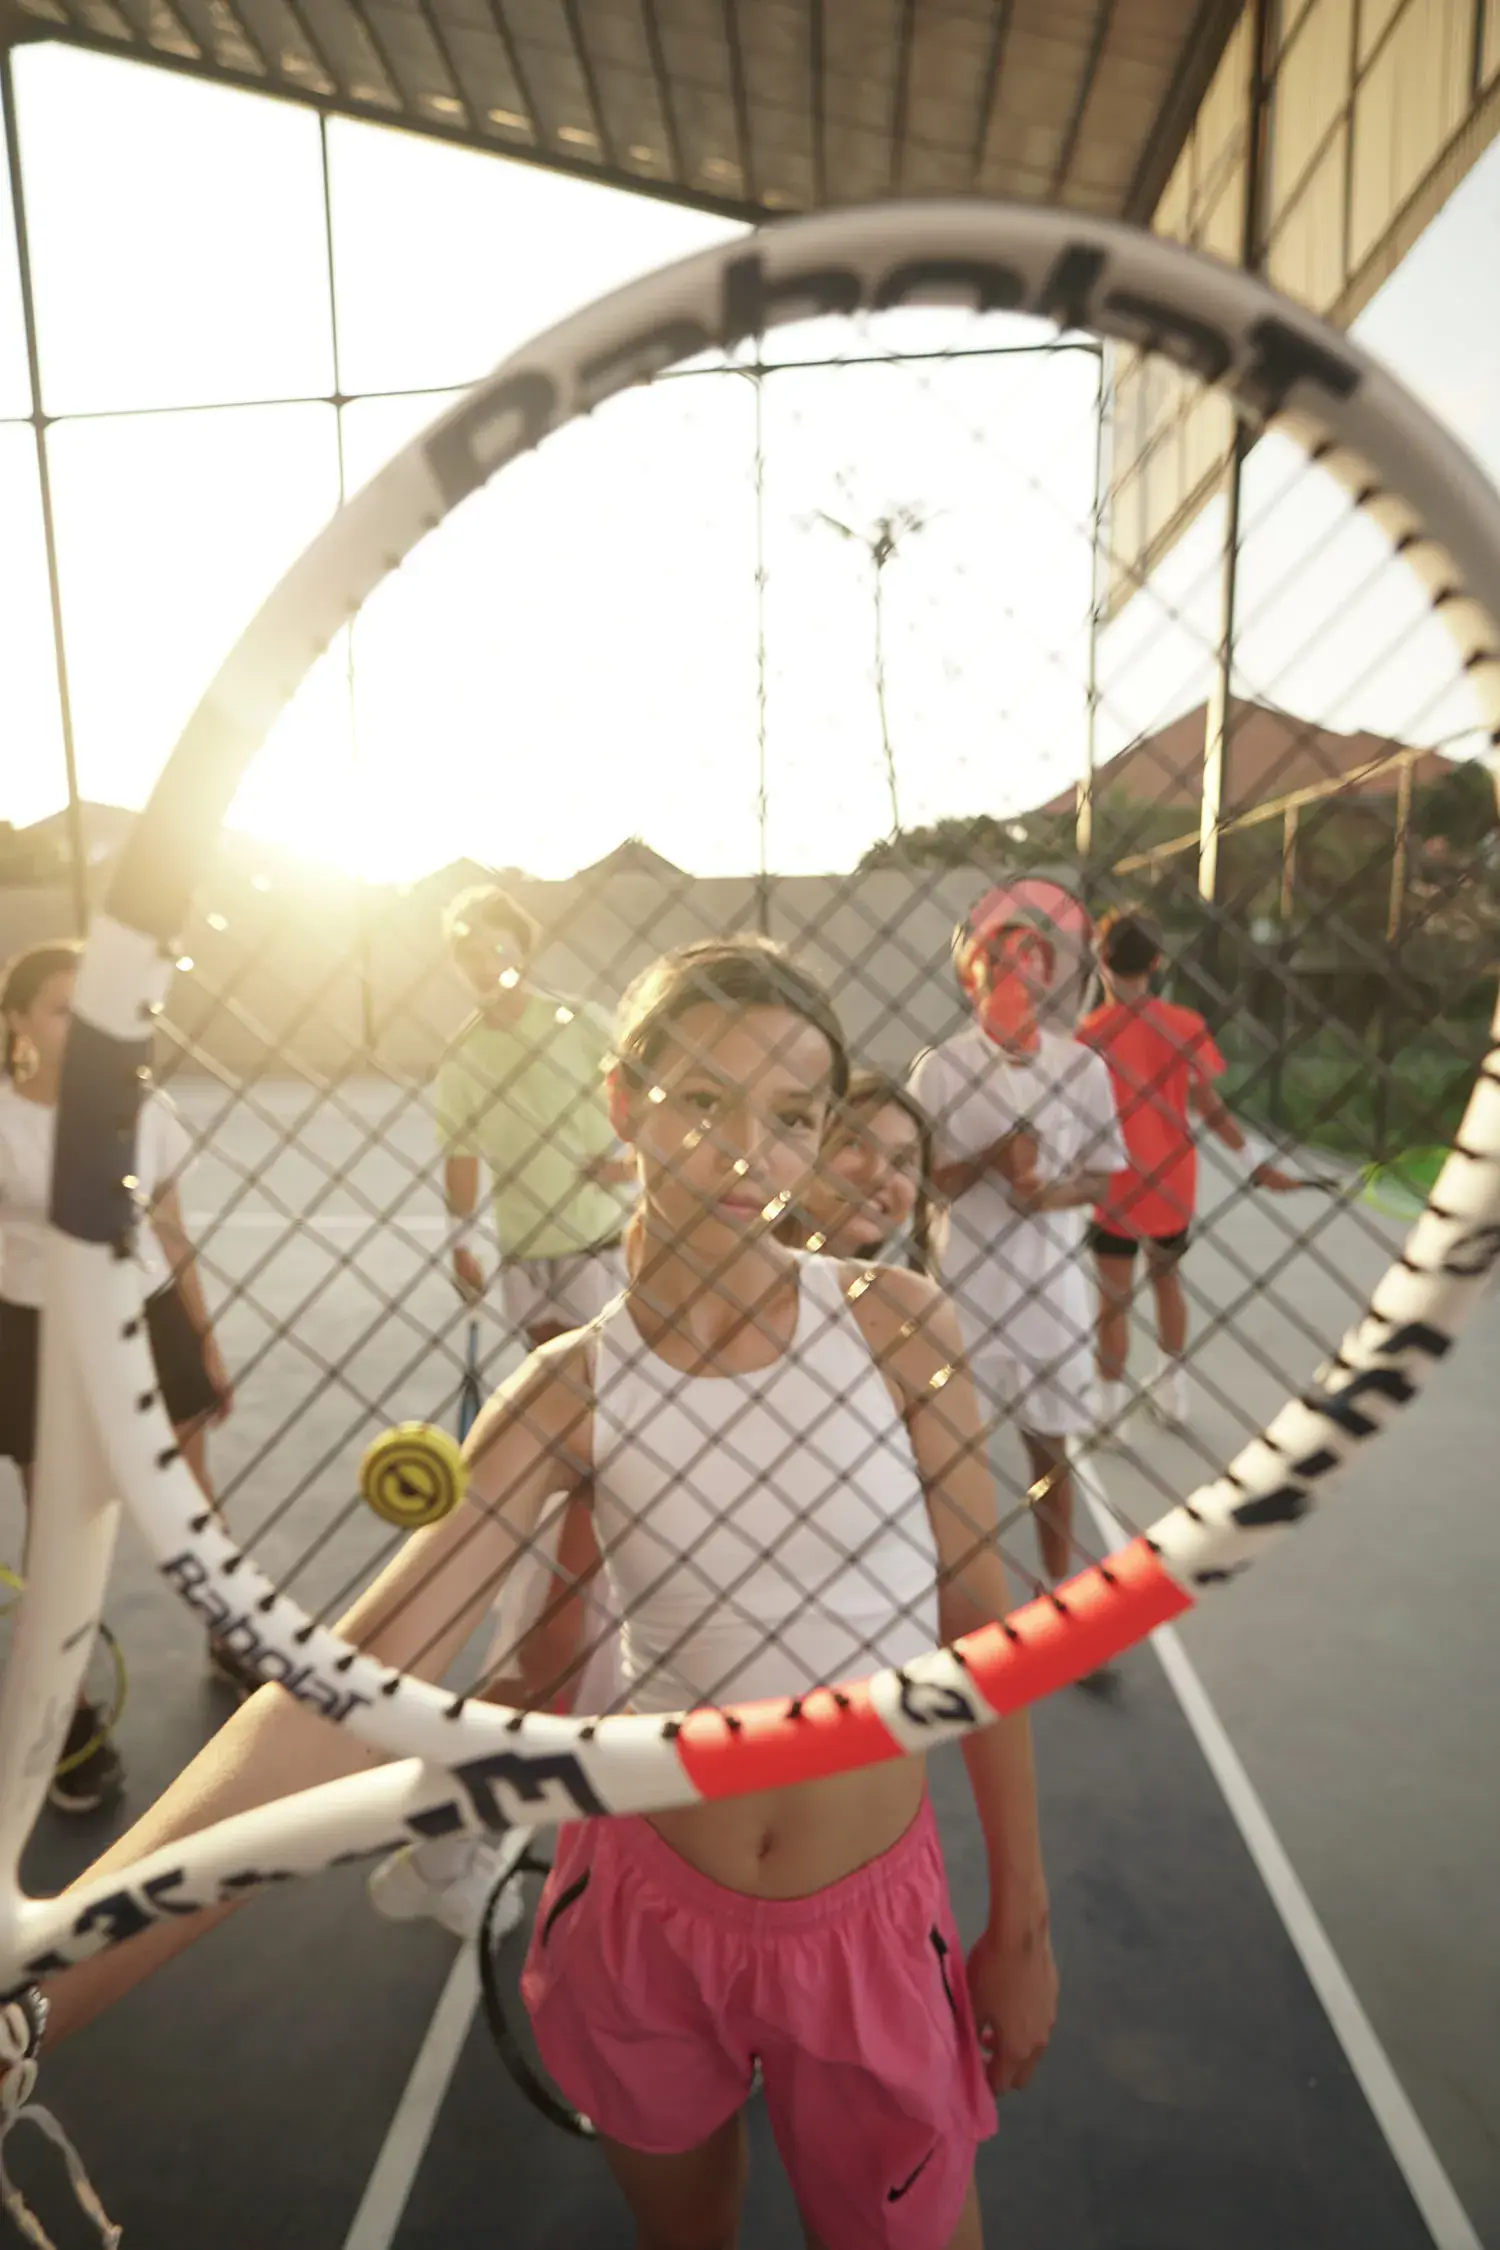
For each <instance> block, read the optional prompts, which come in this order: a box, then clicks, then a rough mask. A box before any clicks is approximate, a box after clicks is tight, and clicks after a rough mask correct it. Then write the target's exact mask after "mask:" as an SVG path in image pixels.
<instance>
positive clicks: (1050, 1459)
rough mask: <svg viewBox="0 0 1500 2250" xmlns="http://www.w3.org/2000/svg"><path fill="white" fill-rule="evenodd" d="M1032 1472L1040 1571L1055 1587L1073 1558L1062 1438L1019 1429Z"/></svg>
mask: <svg viewBox="0 0 1500 2250" xmlns="http://www.w3.org/2000/svg"><path fill="white" fill-rule="evenodd" d="M1021 1438H1022V1442H1023V1443H1024V1445H1025V1447H1026V1461H1027V1466H1028V1468H1029V1469H1030V1471H1031V1512H1032V1514H1033V1515H1034V1516H1035V1518H1036V1536H1037V1544H1038V1546H1039V1547H1040V1548H1041V1550H1042V1568H1043V1569H1044V1570H1045V1571H1046V1573H1047V1576H1048V1577H1049V1578H1050V1579H1051V1581H1052V1583H1053V1585H1054V1586H1055V1585H1056V1584H1057V1583H1058V1581H1059V1580H1060V1579H1063V1578H1066V1577H1067V1575H1068V1571H1069V1569H1070V1567H1071V1564H1072V1555H1073V1470H1072V1466H1071V1464H1070V1462H1069V1460H1068V1441H1067V1439H1066V1438H1065V1437H1046V1436H1044V1435H1043V1434H1042V1433H1041V1432H1040V1431H1037V1430H1022V1432H1021Z"/></svg>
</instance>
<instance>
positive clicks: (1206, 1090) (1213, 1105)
mask: <svg viewBox="0 0 1500 2250" xmlns="http://www.w3.org/2000/svg"><path fill="white" fill-rule="evenodd" d="M1188 1100H1189V1101H1190V1102H1191V1103H1192V1106H1193V1108H1194V1110H1195V1111H1196V1112H1197V1114H1198V1115H1199V1116H1200V1117H1201V1118H1202V1120H1203V1122H1204V1124H1205V1125H1206V1126H1207V1127H1208V1129H1209V1131H1210V1132H1211V1133H1212V1134H1213V1136H1214V1138H1215V1139H1216V1140H1220V1141H1222V1142H1223V1143H1224V1146H1225V1147H1226V1148H1232V1149H1233V1150H1234V1151H1235V1153H1236V1155H1238V1153H1239V1151H1240V1150H1241V1149H1242V1148H1243V1147H1244V1145H1245V1135H1244V1131H1243V1128H1242V1127H1241V1125H1240V1122H1239V1120H1238V1118H1236V1117H1232V1116H1231V1115H1230V1113H1229V1111H1228V1110H1227V1109H1226V1108H1225V1107H1224V1104H1223V1103H1222V1102H1221V1101H1220V1099H1219V1096H1218V1092H1217V1089H1216V1088H1215V1087H1214V1086H1212V1085H1211V1084H1210V1083H1209V1081H1208V1079H1206V1078H1200V1077H1199V1076H1198V1074H1197V1072H1196V1071H1195V1072H1194V1073H1193V1075H1192V1077H1191V1078H1190V1079H1189V1081H1188Z"/></svg>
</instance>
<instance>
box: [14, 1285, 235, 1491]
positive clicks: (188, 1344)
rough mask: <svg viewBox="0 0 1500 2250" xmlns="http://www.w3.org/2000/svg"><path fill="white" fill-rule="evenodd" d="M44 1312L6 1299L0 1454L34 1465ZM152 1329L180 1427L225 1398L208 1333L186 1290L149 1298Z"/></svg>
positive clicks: (165, 1391) (161, 1378) (168, 1400)
mask: <svg viewBox="0 0 1500 2250" xmlns="http://www.w3.org/2000/svg"><path fill="white" fill-rule="evenodd" d="M41 1326H42V1316H41V1314H40V1313H39V1312H38V1311H37V1309H36V1307H35V1305H12V1304H9V1303H7V1301H6V1300H5V1299H4V1298H0V1459H9V1460H11V1461H15V1462H17V1463H18V1464H19V1465H20V1466H21V1467H22V1468H29V1467H30V1466H31V1463H32V1461H33V1460H34V1459H35V1457H36V1395H37V1357H38V1345H39V1343H40V1340H41ZM146 1333H147V1335H148V1336H149V1338H150V1340H151V1357H152V1358H153V1360H154V1361H155V1362H156V1374H157V1380H158V1382H159V1383H160V1384H161V1395H162V1403H163V1405H164V1406H165V1407H166V1410H167V1414H168V1417H169V1419H170V1420H171V1422H172V1424H173V1426H174V1428H181V1426H182V1424H183V1423H184V1422H196V1421H197V1420H198V1419H199V1417H200V1416H201V1415H204V1414H207V1413H209V1412H211V1410H212V1409H213V1408H214V1407H215V1406H217V1404H218V1402H219V1398H218V1393H217V1391H216V1390H215V1389H214V1387H213V1385H212V1383H211V1382H210V1381H209V1379H208V1370H207V1368H206V1367H205V1366H204V1364H203V1338H202V1337H201V1336H200V1335H199V1333H198V1331H197V1329H196V1328H195V1327H194V1325H193V1320H192V1315H191V1314H190V1313H189V1311H188V1309H187V1306H186V1305H185V1304H184V1303H183V1301H182V1292H181V1290H180V1289H177V1288H175V1287H170V1288H166V1289H159V1290H158V1291H157V1293H156V1295H155V1296H154V1297H148V1298H147V1299H146Z"/></svg>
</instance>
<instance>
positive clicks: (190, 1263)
mask: <svg viewBox="0 0 1500 2250" xmlns="http://www.w3.org/2000/svg"><path fill="white" fill-rule="evenodd" d="M151 1229H152V1232H153V1233H154V1234H155V1236H156V1239H157V1241H158V1242H159V1243H160V1244H161V1247H162V1253H163V1255H164V1257H165V1258H166V1261H167V1267H168V1270H169V1272H170V1273H171V1276H172V1279H173V1281H174V1282H175V1283H176V1284H177V1288H178V1290H179V1292H180V1293H181V1296H182V1301H183V1303H184V1304H185V1305H186V1307H187V1311H188V1318H189V1320H191V1322H192V1324H193V1326H194V1327H195V1328H196V1329H197V1331H198V1334H199V1335H200V1336H201V1337H202V1339H203V1364H204V1366H205V1367H206V1369H207V1370H208V1379H209V1381H210V1382H211V1383H212V1384H213V1387H214V1389H215V1390H216V1391H217V1392H218V1394H219V1406H218V1412H217V1414H216V1416H215V1417H214V1419H216V1420H217V1421H220V1422H222V1421H223V1419H224V1417H225V1415H226V1414H227V1413H228V1412H229V1409H230V1407H231V1406H232V1405H233V1404H234V1387H233V1385H232V1384H231V1383H230V1380H229V1376H228V1374H227V1372H226V1370H225V1366H224V1361H223V1359H222V1357H221V1356H220V1352H219V1346H218V1343H217V1341H216V1339H215V1337H214V1324H213V1317H212V1315H211V1314H210V1312H209V1309H208V1303H207V1300H206V1299H205V1297H204V1295H203V1283H202V1280H201V1279H200V1277H199V1273H198V1260H197V1257H196V1256H195V1254H194V1251H193V1245H192V1241H191V1239H190V1237H189V1235H188V1231H187V1226H186V1223H185V1222H184V1220H183V1216H182V1203H181V1199H180V1198H179V1196H178V1193H177V1190H176V1188H175V1187H166V1188H163V1189H162V1191H161V1193H160V1194H159V1195H158V1196H157V1198H156V1201H155V1202H154V1203H153V1204H152V1206H151Z"/></svg>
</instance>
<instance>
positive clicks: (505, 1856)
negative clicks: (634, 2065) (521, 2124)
mask: <svg viewBox="0 0 1500 2250" xmlns="http://www.w3.org/2000/svg"><path fill="white" fill-rule="evenodd" d="M550 1873H551V1862H550V1860H548V1859H545V1858H543V1857H542V1855H541V1853H540V1852H539V1851H537V1850H536V1849H535V1848H534V1845H533V1842H532V1838H531V1836H530V1834H529V1833H528V1832H527V1831H526V1830H525V1829H517V1830H515V1831H514V1833H513V1834H512V1835H511V1836H509V1837H507V1839H506V1842H505V1846H504V1848H503V1849H502V1850H501V1852H500V1853H499V1854H498V1855H497V1858H496V1863H495V1883H494V1888H493V1889H492V1890H491V1892H490V1895H489V1900H488V1902H487V1904H486V1906H485V1910H484V1915H483V1918H482V1919H481V1921H480V1925H479V1938H478V1946H479V1994H480V1999H481V2001H482V2002H483V2005H484V2020H485V2023H486V2024H487V2026H488V2027H489V2033H490V2037H491V2038H492V2039H493V2041H494V2042H495V2052H496V2053H497V2054H498V2055H499V2057H500V2060H501V2061H502V2062H503V2063H504V2065H505V2067H506V2069H507V2070H508V2071H509V2073H510V2075H511V2078H512V2080H513V2081H514V2083H515V2084H516V2085H517V2086H518V2087H519V2088H520V2090H521V2092H522V2093H523V2094H524V2095H525V2096H526V2099H527V2100H528V2101H529V2102H530V2103H531V2106H532V2108H533V2109H535V2110H536V2111H537V2112H538V2113H539V2114H540V2115H541V2116H543V2117H545V2118H546V2120H547V2122H548V2124H549V2125H556V2126H557V2127H559V2129H560V2130H561V2131H562V2132H564V2133H571V2134H573V2135H574V2136H575V2138H576V2139H578V2140H585V2141H588V2140H593V2139H594V2138H595V2133H594V2128H593V2125H592V2124H591V2123H590V2122H589V2120H588V2118H586V2117H585V2116H584V2115H583V2114H582V2112H581V2111H579V2110H577V2109H575V2108H574V2107H573V2104H572V2103H571V2102H570V2101H569V2100H568V2098H567V2096H566V2095H565V2094H564V2093H562V2092H561V2091H560V2089H559V2088H558V2087H556V2086H555V2085H554V2084H553V2083H552V2081H551V2079H550V2078H549V2077H548V2075H547V2071H546V2067H545V2065H544V2064H543V2062H542V2059H541V2057H540V2055H539V2054H538V2053H537V2051H536V2042H535V2040H534V2039H533V2038H532V2036H531V2021H530V2018H529V2017H528V2015H527V2013H526V2009H525V2005H524V2003H523V2001H522V1999H521V1995H520V1990H519V1977H520V1970H521V1962H522V1959H523V1957H524V1952H525V1945H524V1940H523V1939H522V1937H521V1934H520V1931H518V1930H515V1929H507V1928H506V1927H505V1926H504V1923H503V1918H502V1911H501V1909H502V1902H503V1901H504V1900H505V1898H506V1897H507V1894H508V1893H510V1892H511V1891H512V1890H513V1888H514V1887H515V1886H517V1885H519V1886H520V1887H521V1889H522V1892H523V1895H524V1897H525V1900H526V1905H527V1909H528V1916H529V1914H531V1913H534V1912H535V1910H536V1904H537V1899H538V1897H539V1895H540V1890H541V1885H542V1884H543V1883H544V1882H545V1881H546V1879H547V1877H548V1875H549V1874H550Z"/></svg>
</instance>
